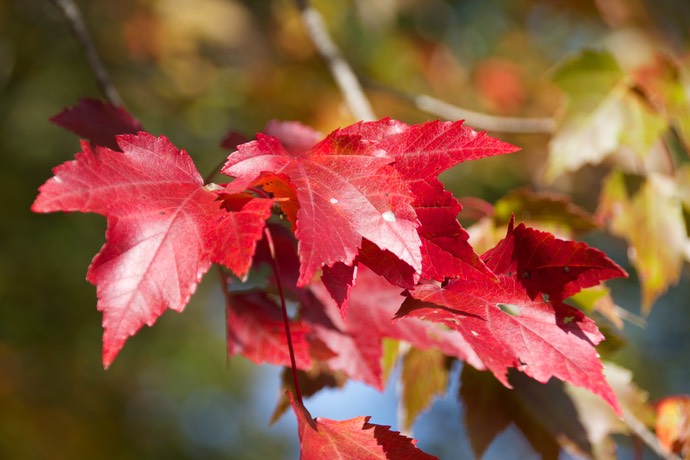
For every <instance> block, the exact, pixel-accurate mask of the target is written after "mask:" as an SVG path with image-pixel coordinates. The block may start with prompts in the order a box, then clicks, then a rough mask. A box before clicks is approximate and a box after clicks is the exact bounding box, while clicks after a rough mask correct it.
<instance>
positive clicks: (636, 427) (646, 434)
mask: <svg viewBox="0 0 690 460" xmlns="http://www.w3.org/2000/svg"><path fill="white" fill-rule="evenodd" d="M623 421H624V422H625V424H626V425H627V426H628V428H630V431H632V432H633V433H635V435H636V436H637V437H638V438H639V439H641V440H642V442H644V443H645V444H647V447H649V448H650V449H652V450H653V451H654V453H656V454H657V455H658V456H659V457H661V458H663V459H665V460H682V459H681V458H680V457H679V456H678V455H676V454H674V453H673V452H669V451H667V450H666V449H665V448H664V447H663V446H662V445H661V443H659V438H657V437H656V436H655V435H654V433H652V432H651V431H649V430H648V429H647V427H646V426H645V425H644V423H642V422H641V421H640V420H639V419H638V418H637V417H635V416H634V415H633V414H632V413H631V412H630V411H628V410H626V409H623Z"/></svg>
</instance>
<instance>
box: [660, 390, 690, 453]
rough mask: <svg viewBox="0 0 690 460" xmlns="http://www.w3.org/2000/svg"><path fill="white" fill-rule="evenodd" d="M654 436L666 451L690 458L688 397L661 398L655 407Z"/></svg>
mask: <svg viewBox="0 0 690 460" xmlns="http://www.w3.org/2000/svg"><path fill="white" fill-rule="evenodd" d="M656 416H657V419H656V434H657V436H658V437H659V442H660V443H661V445H662V446H663V447H664V448H665V449H666V450H668V451H670V452H674V453H677V454H679V455H681V456H682V458H684V459H685V458H688V457H690V396H688V395H676V396H669V397H666V398H663V399H662V400H661V401H659V402H658V403H657V405H656Z"/></svg>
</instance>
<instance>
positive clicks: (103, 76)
mask: <svg viewBox="0 0 690 460" xmlns="http://www.w3.org/2000/svg"><path fill="white" fill-rule="evenodd" d="M50 2H51V3H52V4H53V5H55V6H56V7H57V8H58V9H59V10H60V12H61V13H62V15H63V16H64V17H65V19H66V20H67V22H68V23H69V25H70V27H71V28H72V31H73V32H74V34H75V35H76V36H77V40H78V41H79V44H80V45H81V47H82V49H83V50H84V54H85V55H86V59H87V60H88V61H89V65H90V66H91V70H92V71H93V73H94V75H95V76H96V82H97V83H98V86H99V88H100V89H101V92H103V94H104V95H105V97H107V98H108V100H109V101H110V102H112V103H113V105H116V106H118V107H123V104H122V98H121V97H120V94H119V93H118V92H117V90H116V89H115V86H114V85H113V84H112V82H111V81H110V77H109V76H108V72H107V71H106V70H105V66H104V65H103V61H101V58H100V56H99V55H98V52H97V51H96V47H95V45H94V43H93V40H92V39H91V35H89V31H88V29H87V28H86V24H85V23H84V18H83V17H82V15H81V11H79V7H77V5H76V4H75V3H74V2H73V1H72V0H50Z"/></svg>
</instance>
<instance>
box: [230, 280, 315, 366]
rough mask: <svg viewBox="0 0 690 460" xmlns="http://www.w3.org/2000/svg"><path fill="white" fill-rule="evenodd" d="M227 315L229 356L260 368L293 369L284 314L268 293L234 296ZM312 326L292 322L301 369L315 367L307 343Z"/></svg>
mask: <svg viewBox="0 0 690 460" xmlns="http://www.w3.org/2000/svg"><path fill="white" fill-rule="evenodd" d="M228 300H229V302H228V303H229V305H228V308H227V309H226V313H227V315H226V316H227V332H228V334H227V337H228V355H231V356H232V355H242V356H244V357H245V358H247V359H250V360H252V361H254V362H255V363H257V364H263V363H269V364H274V365H277V366H290V353H289V349H288V343H287V336H286V335H285V325H284V323H283V316H282V312H281V311H280V307H279V306H278V305H276V303H275V302H273V301H272V300H270V299H268V298H267V296H266V294H265V293H261V292H245V293H242V292H240V293H233V294H231V295H230V298H229V299H228ZM309 331H310V328H309V325H308V324H306V323H304V322H303V321H298V320H293V321H291V322H290V336H291V338H292V347H293V350H294V352H295V363H296V364H297V368H298V369H304V370H308V369H310V368H311V367H312V359H311V356H310V354H309V350H310V344H309V342H308V341H307V334H308V333H309Z"/></svg>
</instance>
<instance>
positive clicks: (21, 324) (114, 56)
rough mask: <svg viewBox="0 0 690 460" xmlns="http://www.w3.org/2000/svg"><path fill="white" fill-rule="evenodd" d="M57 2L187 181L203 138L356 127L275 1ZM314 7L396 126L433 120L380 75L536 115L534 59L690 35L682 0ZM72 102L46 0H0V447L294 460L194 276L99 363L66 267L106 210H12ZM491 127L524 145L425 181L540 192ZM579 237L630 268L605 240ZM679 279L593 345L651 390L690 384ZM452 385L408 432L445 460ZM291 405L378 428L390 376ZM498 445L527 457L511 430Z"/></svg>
mask: <svg viewBox="0 0 690 460" xmlns="http://www.w3.org/2000/svg"><path fill="white" fill-rule="evenodd" d="M77 3H78V5H79V6H80V7H81V9H82V13H83V14H84V17H85V20H86V23H87V25H88V27H89V29H90V31H91V33H92V34H93V38H94V42H95V45H96V47H97V49H98V51H99V53H100V54H101V56H102V58H103V60H104V62H105V65H106V67H107V68H108V70H109V72H110V74H111V77H112V80H113V82H114V84H115V86H116V87H117V89H118V90H119V91H120V93H121V95H122V97H123V99H124V101H125V104H126V106H127V108H128V110H129V111H130V112H131V113H133V114H134V115H135V116H136V117H138V118H139V119H140V121H141V122H142V123H143V125H144V126H145V127H146V129H147V130H148V131H150V132H152V133H154V134H165V135H166V136H168V137H169V138H170V139H171V140H172V142H173V143H174V144H175V145H176V146H178V147H181V148H185V149H186V150H187V151H188V152H189V153H190V155H191V156H192V158H193V159H194V161H195V162H196V164H197V166H198V168H199V170H200V171H201V172H202V174H206V173H208V172H210V171H212V170H213V168H214V167H215V166H216V165H217V164H218V163H219V162H220V161H222V159H223V158H224V157H225V156H226V155H227V152H225V153H224V152H223V151H222V150H221V148H220V147H219V143H220V140H221V139H222V138H223V136H224V135H225V134H226V133H227V132H228V131H229V130H234V131H238V132H243V133H246V134H247V135H249V136H251V135H253V133H255V132H257V131H259V130H261V129H262V127H263V126H264V125H265V124H266V123H267V122H268V121H269V120H271V119H274V118H275V119H282V120H298V121H301V122H303V123H306V124H309V125H312V126H314V127H315V128H316V129H318V130H321V131H322V132H330V131H331V130H333V129H335V128H337V127H338V126H343V125H346V124H350V123H352V122H354V121H356V120H354V119H353V118H352V116H351V115H350V114H349V112H348V110H347V107H346V106H344V104H343V99H342V96H341V94H340V93H339V92H338V90H337V88H336V86H335V84H334V82H333V80H332V79H331V77H330V75H329V73H328V71H327V69H326V67H325V65H324V64H323V62H322V61H321V60H320V59H319V57H318V55H317V54H316V52H315V50H314V47H313V46H312V44H311V43H310V42H309V40H308V38H307V36H306V34H305V33H304V30H303V27H302V24H301V22H300V20H299V16H298V15H297V11H296V8H295V4H294V3H293V2H291V1H288V0H265V1H250V0H123V1H119V2H108V1H79V2H77ZM314 5H315V6H316V7H317V8H318V9H319V10H320V11H321V12H322V13H323V15H324V16H325V18H326V21H327V24H328V26H329V28H330V30H331V32H332V33H333V35H334V38H335V40H336V41H337V42H338V44H339V45H340V46H341V48H342V50H343V52H344V54H345V56H346V57H347V59H348V60H349V61H350V63H351V64H352V65H353V67H354V68H355V69H356V71H357V72H358V73H359V74H360V75H362V77H363V78H365V79H367V80H368V81H370V82H374V83H376V84H377V85H381V86H383V87H384V88H388V90H386V91H382V90H380V89H369V90H368V91H367V94H368V95H369V96H370V98H371V100H372V102H373V105H374V110H375V111H376V113H377V115H378V116H381V117H383V116H390V117H393V118H397V119H401V120H403V121H406V122H409V123H413V122H420V121H424V120H427V119H430V118H434V117H433V116H431V115H429V114H426V113H423V112H421V111H419V110H417V109H416V108H415V107H414V106H413V105H411V104H410V103H409V102H408V101H406V100H405V99H404V98H400V97H397V96H396V95H395V94H394V93H392V92H391V91H390V90H395V91H402V92H405V93H409V94H419V93H425V94H430V95H433V96H435V97H438V98H441V99H443V100H446V101H448V102H451V103H454V104H458V105H460V106H462V107H465V108H469V109H473V110H478V111H482V112H486V113H491V114H496V115H506V116H551V115H553V114H554V112H556V110H557V109H558V107H559V105H560V104H561V102H562V94H561V93H560V92H559V91H558V89H557V88H556V87H555V86H553V85H552V84H551V83H550V82H549V72H550V71H551V69H553V67H554V66H555V64H556V63H557V62H558V61H560V60H562V59H563V58H564V57H565V56H567V55H568V54H569V53H572V52H575V51H577V50H580V49H583V48H585V47H590V46H595V47H596V46H604V45H606V46H623V45H625V44H626V43H637V42H635V41H634V40H642V42H644V41H645V40H647V41H650V42H651V41H656V42H661V43H663V44H664V47H666V48H667V49H668V50H669V52H671V53H673V54H675V55H677V56H682V55H684V53H685V52H686V51H687V50H688V49H690V48H689V47H688V43H689V40H690V3H688V2H687V1H685V0H655V1H643V0H630V1H626V0H611V1H607V0H600V1H589V0H588V1H569V2H568V1H560V0H558V1H557V0H520V1H512V0H510V1H509V0H490V1H486V0H456V1H450V0H448V1H444V0H377V1H369V0H346V1H345V0H344V1H338V2H333V1H327V0H322V1H315V2H314ZM81 97H102V96H101V94H99V91H98V87H97V86H96V83H95V80H94V78H93V75H92V73H91V71H90V69H89V67H88V65H87V62H86V59H85V57H84V54H83V52H82V50H81V48H80V47H79V45H78V43H77V41H76V40H75V38H74V36H73V35H72V33H71V30H70V28H69V26H68V25H67V23H66V22H65V20H64V18H63V17H62V16H61V14H60V13H59V11H58V10H57V9H56V8H55V7H54V6H53V5H52V4H51V3H50V2H49V1H45V0H15V1H12V0H0V195H1V196H2V199H1V200H0V201H1V202H2V203H3V205H2V209H1V212H2V214H1V215H0V245H1V248H2V250H1V251H0V458H7V459H80V458H103V459H106V458H107V459H110V458H112V459H141V458H166V459H176V458H180V459H187V458H190V459H204V458H228V459H257V460H259V459H262V460H263V459H283V458H285V459H291V458H296V457H297V453H296V452H297V451H296V447H295V446H296V442H297V433H296V430H295V428H294V422H293V421H292V420H291V415H289V414H288V415H286V416H285V417H284V418H283V419H282V420H281V422H280V423H278V425H277V426H274V427H268V419H269V417H270V413H271V411H272V408H273V405H274V404H275V403H276V402H277V400H278V396H279V394H278V370H276V369H271V368H259V367H257V366H254V365H253V364H251V363H248V362H246V361H245V360H243V359H241V358H236V359H232V360H230V361H228V360H227V358H226V354H225V343H224V339H225V335H224V325H223V321H224V316H223V301H222V298H221V295H220V291H219V288H218V283H217V279H216V278H215V276H214V273H213V272H209V274H208V275H207V276H206V279H205V280H204V281H203V283H202V285H201V286H200V288H199V289H198V291H197V293H196V294H195V295H194V297H193V299H192V302H191V303H190V304H189V305H188V307H187V308H186V310H185V312H184V313H183V314H175V313H172V312H169V313H166V314H165V315H163V317H162V318H161V319H160V320H159V321H158V322H157V324H156V325H155V326H154V327H153V328H145V329H144V330H142V331H141V332H140V333H139V334H138V335H137V336H136V337H134V338H132V339H130V340H129V341H128V343H127V345H126V347H125V348H124V350H123V352H122V353H121V354H120V356H119V357H118V359H117V360H116V362H115V363H114V365H113V366H112V367H111V369H109V370H108V371H104V370H103V369H102V366H101V358H100V354H101V348H100V335H101V329H100V314H99V313H98V312H97V311H96V296H95V289H94V287H93V286H91V285H90V284H88V283H87V282H86V281H85V279H84V278H85V273H86V268H87V266H88V264H89V262H90V260H91V258H92V257H93V255H94V254H96V252H97V251H98V249H99V248H100V246H101V245H102V243H103V238H104V236H103V233H104V230H105V220H104V219H103V218H101V217H100V216H93V215H66V214H55V215H34V214H32V213H31V212H30V210H29V208H30V205H31V203H32V201H33V199H34V198H35V196H36V193H37V188H38V187H39V186H40V185H41V184H42V183H43V182H44V181H45V180H46V179H48V178H49V177H50V175H51V168H53V167H54V166H56V165H57V164H59V163H62V162H63V161H66V160H69V159H71V158H72V156H73V154H74V153H75V152H76V151H77V150H78V142H77V139H76V138H75V137H74V136H73V135H71V134H70V133H67V132H65V131H63V130H61V129H60V128H58V127H57V126H55V125H52V124H51V123H50V122H49V121H48V119H49V117H50V116H52V115H55V114H56V113H58V112H59V111H60V110H62V108H64V107H66V106H69V105H72V104H75V103H76V102H77V101H78V100H79V98H81ZM491 134H493V135H497V136H500V137H502V138H503V139H505V140H507V141H509V142H512V143H515V144H517V145H519V146H521V147H522V148H523V150H522V151H521V152H520V153H518V154H515V155H512V156H507V157H503V158H495V159H493V158H492V159H487V160H484V161H481V162H476V163H473V164H465V165H462V166H461V167H459V168H456V169H455V170H454V171H453V172H452V173H450V174H447V175H446V176H444V180H445V181H446V183H447V184H448V187H449V188H451V189H452V190H453V191H454V192H455V193H456V194H458V195H460V196H478V197H482V198H483V199H485V200H488V201H493V200H495V199H497V198H499V197H500V196H502V195H503V194H505V193H506V192H507V191H509V190H511V189H513V188H515V187H517V186H521V185H528V184H531V185H533V186H535V187H537V188H540V187H541V188H543V187H546V186H547V185H546V184H544V182H543V179H542V174H543V165H544V162H545V158H546V151H547V149H546V144H547V141H548V137H547V136H546V135H539V134H523V135H507V134H503V133H491ZM549 187H551V188H555V189H559V190H562V191H567V192H572V193H575V198H576V200H577V201H578V202H579V203H580V204H581V205H583V206H584V207H586V208H588V209H589V210H590V211H591V210H593V206H594V203H595V201H596V191H597V190H596V188H592V187H584V188H583V187H579V188H578V187H577V178H575V179H573V178H570V179H568V180H564V181H562V182H561V181H559V182H557V183H555V184H551V185H549ZM591 239H592V241H595V242H596V244H597V245H599V246H600V247H601V246H603V247H604V248H605V249H607V250H608V251H610V253H611V255H612V257H614V258H615V259H616V260H617V261H618V262H619V263H621V264H623V265H624V266H626V267H628V268H629V266H628V264H627V261H626V258H625V253H624V246H623V245H622V244H621V243H620V242H619V241H615V240H613V239H610V238H607V237H604V236H602V235H593V236H591ZM631 271H632V270H631ZM688 280H689V274H688V271H687V270H686V271H685V273H684V275H683V277H682V279H681V282H680V284H679V287H677V288H674V289H672V290H671V291H670V292H669V293H668V294H667V295H666V296H664V297H663V298H662V299H661V300H660V301H659V302H658V303H657V305H656V306H655V309H654V310H653V312H652V314H651V316H650V317H649V318H648V321H647V323H648V326H647V327H646V328H645V329H642V328H639V327H637V326H634V325H630V324H628V325H626V328H625V332H624V334H625V337H626V339H627V340H628V345H627V346H626V347H625V348H623V349H622V350H621V351H620V352H619V353H618V354H617V355H615V356H614V359H615V360H616V361H617V362H619V363H621V364H623V365H625V366H626V367H629V368H631V369H632V370H633V371H634V376H635V381H636V382H637V383H638V384H640V385H641V386H642V387H643V388H645V389H646V390H648V391H649V392H650V395H651V397H652V398H656V397H660V396H663V395H667V394H671V393H690V370H689V369H688V368H689V366H688V363H690V305H689V303H690V302H689V300H690V292H689V289H688ZM613 287H614V295H615V297H616V299H617V301H618V303H619V304H620V305H622V306H624V307H625V308H626V309H629V310H630V311H631V312H633V313H639V289H638V287H637V281H636V279H635V278H634V277H633V278H632V279H630V280H627V281H622V282H618V283H615V284H613ZM454 385H455V387H454V388H455V389H451V390H450V392H449V394H450V395H451V396H449V397H448V398H447V399H446V400H441V401H439V402H438V403H437V404H435V405H434V407H433V409H432V410H431V412H429V413H428V414H425V415H424V416H423V417H422V418H421V421H420V423H419V424H418V428H417V429H416V431H415V434H416V435H417V436H418V437H419V438H420V443H419V445H420V447H422V448H423V449H426V450H428V451H429V452H430V453H434V454H437V455H441V456H442V458H448V459H453V458H465V456H466V455H469V452H470V451H469V447H468V444H467V441H466V440H465V439H464V434H463V430H464V429H463V427H462V423H461V413H462V408H460V407H458V406H457V403H456V402H455V399H454V397H453V395H454V392H455V391H457V390H456V388H457V383H455V384H454ZM307 406H308V407H309V408H310V410H311V411H312V413H313V414H314V415H320V416H326V417H331V418H344V417H353V416H356V415H373V416H374V417H373V419H372V421H373V422H375V423H382V424H393V425H394V426H395V425H396V420H395V387H394V385H393V386H392V387H391V388H389V389H388V390H387V392H386V393H385V394H384V395H380V394H378V393H376V392H375V391H373V390H367V389H365V388H362V387H361V386H358V385H348V386H347V387H346V389H345V390H344V391H337V392H332V394H326V395H324V396H323V397H317V399H316V401H314V402H313V403H309V402H308V403H307ZM348 411H350V412H348ZM288 419H289V420H288ZM498 445H499V446H503V447H506V446H512V447H511V448H512V449H513V450H512V451H511V452H514V453H520V455H521V456H522V455H523V454H524V456H523V457H522V458H529V455H530V454H529V449H528V447H527V446H526V444H525V442H524V441H523V440H521V438H520V435H519V434H517V433H516V432H512V431H511V432H508V433H507V434H506V435H505V436H504V437H503V438H502V439H501V441H500V442H499V444H498ZM501 452H502V451H501V450H500V449H499V448H492V450H490V451H489V452H488V454H487V457H491V456H494V458H501ZM503 452H504V451H503ZM622 455H624V453H622Z"/></svg>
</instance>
